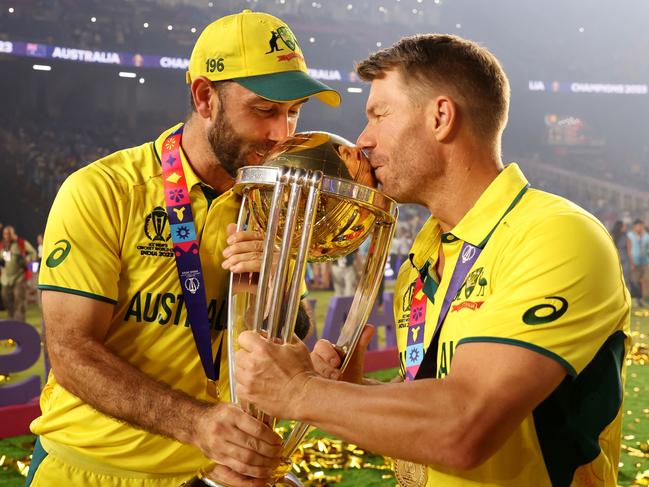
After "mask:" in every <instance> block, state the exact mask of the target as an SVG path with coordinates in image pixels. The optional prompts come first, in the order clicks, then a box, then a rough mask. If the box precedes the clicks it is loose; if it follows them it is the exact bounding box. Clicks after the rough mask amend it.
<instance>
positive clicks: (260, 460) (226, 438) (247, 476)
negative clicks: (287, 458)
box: [193, 403, 282, 487]
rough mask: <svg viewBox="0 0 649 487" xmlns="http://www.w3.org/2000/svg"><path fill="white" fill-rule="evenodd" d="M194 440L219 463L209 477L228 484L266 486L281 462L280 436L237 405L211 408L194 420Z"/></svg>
mask: <svg viewBox="0 0 649 487" xmlns="http://www.w3.org/2000/svg"><path fill="white" fill-rule="evenodd" d="M193 443H194V445H195V446H197V447H198V448H200V450H201V451H202V452H203V453H204V454H205V456H206V457H208V458H209V459H211V460H213V461H215V462H218V464H219V465H217V466H216V467H215V468H214V469H213V470H212V471H211V472H209V473H208V476H209V477H210V478H212V479H213V480H215V481H220V482H226V483H227V485H233V486H242V487H243V486H246V487H247V486H257V485H260V486H264V485H267V483H268V481H269V479H270V478H271V477H272V474H273V471H274V470H275V468H276V467H277V466H278V465H279V463H280V457H279V452H280V449H281V446H282V439H281V437H280V436H279V435H278V434H277V433H275V432H274V431H273V430H272V429H271V428H269V427H268V426H266V425H265V424H264V423H262V422H261V421H259V420H257V419H255V418H253V417H252V416H250V415H249V414H247V413H245V412H244V411H243V410H241V408H239V407H238V406H237V405H234V404H228V403H221V404H217V405H215V406H210V407H208V408H207V409H206V410H205V413H204V414H202V415H201V416H200V418H198V419H197V421H196V423H195V434H194V441H193Z"/></svg>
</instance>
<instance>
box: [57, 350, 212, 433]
mask: <svg viewBox="0 0 649 487" xmlns="http://www.w3.org/2000/svg"><path fill="white" fill-rule="evenodd" d="M54 348H55V350H52V351H51V353H50V354H51V356H52V357H57V358H56V359H54V360H53V371H54V375H55V377H56V378H57V380H58V381H59V383H60V384H61V385H62V386H63V387H64V388H66V389H68V390H69V391H70V392H72V393H73V394H75V395H76V396H78V397H80V398H81V399H82V400H84V401H85V402H87V403H88V404H89V405H91V406H92V407H94V408H96V409H97V410H98V411H101V412H102V413H104V414H107V415H109V416H113V417H115V418H117V419H119V420H121V421H124V422H126V423H129V424H131V425H133V426H135V427H137V428H141V429H144V430H146V431H150V432H152V433H156V434H160V435H163V436H167V437H170V438H174V439H176V440H178V441H180V442H183V443H189V444H191V443H193V439H194V436H195V432H196V425H195V421H196V420H197V419H198V418H200V416H201V414H202V413H203V412H205V410H206V409H207V408H208V407H209V404H207V403H203V402H201V401H198V400H196V399H194V398H191V397H189V396H188V395H186V394H184V393H183V392H180V391H177V390H174V389H172V388H171V387H169V386H168V385H166V384H163V383H160V382H157V381H155V380H153V379H152V378H150V377H149V376H147V375H146V374H144V373H142V372H141V371H140V370H138V369H137V368H135V367H134V366H132V365H131V364H129V363H128V362H126V361H125V360H123V359H122V358H120V357H118V356H117V355H115V354H114V353H113V352H111V351H110V350H109V349H107V348H106V347H105V346H104V345H103V344H101V343H99V342H97V341H94V340H84V341H83V343H70V344H68V345H66V346H65V349H64V350H62V349H61V347H56V346H55V347H54ZM57 348H58V349H57Z"/></svg>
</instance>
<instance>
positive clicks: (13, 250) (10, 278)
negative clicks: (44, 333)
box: [1, 225, 37, 321]
mask: <svg viewBox="0 0 649 487" xmlns="http://www.w3.org/2000/svg"><path fill="white" fill-rule="evenodd" d="M36 256H37V254H36V250H34V247H32V245H31V244H30V243H29V242H28V241H26V240H25V239H22V238H19V237H18V236H17V235H16V231H15V230H14V227H12V226H10V225H8V226H6V227H5V228H4V229H3V230H2V278H1V282H2V300H3V301H4V303H5V306H6V307H7V313H8V317H9V319H12V320H17V321H25V311H26V308H27V281H28V280H29V278H30V277H31V270H30V269H29V267H28V266H29V264H30V263H31V262H32V261H33V260H36Z"/></svg>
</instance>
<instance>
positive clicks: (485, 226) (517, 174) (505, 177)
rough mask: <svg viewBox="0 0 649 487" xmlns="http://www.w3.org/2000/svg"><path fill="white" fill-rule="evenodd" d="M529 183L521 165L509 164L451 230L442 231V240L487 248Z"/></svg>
mask: <svg viewBox="0 0 649 487" xmlns="http://www.w3.org/2000/svg"><path fill="white" fill-rule="evenodd" d="M528 186H529V183H528V182H527V179H526V178H525V175H523V173H522V172H521V170H520V168H519V167H518V164H516V163H511V164H509V165H508V166H507V167H506V168H505V169H504V170H503V171H502V172H501V173H500V174H499V175H498V176H497V177H496V179H494V180H493V181H492V182H491V184H490V185H489V186H488V187H487V189H486V190H485V191H484V193H482V195H480V198H478V201H476V203H475V205H473V207H472V208H471V209H470V210H469V212H468V213H467V214H466V215H464V217H463V218H462V219H461V220H460V222H459V223H458V224H457V225H456V226H455V228H453V229H452V230H451V231H450V232H447V233H444V234H442V242H444V243H448V242H453V241H456V240H462V241H464V242H468V243H470V244H471V245H475V246H476V247H483V246H484V245H485V244H486V243H487V240H488V239H489V237H490V236H491V233H492V232H493V230H494V229H495V227H496V225H497V224H498V223H499V222H500V220H502V218H503V216H504V215H505V214H506V213H507V212H508V211H509V210H510V209H511V207H512V206H513V205H515V204H516V203H517V202H518V200H519V199H520V197H521V196H522V194H523V192H524V189H525V188H527V187H528Z"/></svg>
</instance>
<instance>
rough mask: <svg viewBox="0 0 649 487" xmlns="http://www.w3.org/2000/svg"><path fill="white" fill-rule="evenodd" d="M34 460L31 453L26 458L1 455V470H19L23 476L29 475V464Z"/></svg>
mask: <svg viewBox="0 0 649 487" xmlns="http://www.w3.org/2000/svg"><path fill="white" fill-rule="evenodd" d="M31 461H32V456H31V455H29V456H28V457H25V458H20V459H16V458H11V457H8V456H7V455H2V456H0V472H7V471H10V470H14V471H17V472H18V473H19V474H20V475H22V476H23V477H27V473H28V472H29V464H30V463H31Z"/></svg>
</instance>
